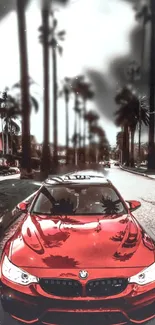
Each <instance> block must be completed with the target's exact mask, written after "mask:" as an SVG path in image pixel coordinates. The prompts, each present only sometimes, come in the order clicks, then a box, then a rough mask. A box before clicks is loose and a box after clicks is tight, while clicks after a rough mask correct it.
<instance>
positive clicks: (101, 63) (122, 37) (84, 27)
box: [0, 0, 136, 145]
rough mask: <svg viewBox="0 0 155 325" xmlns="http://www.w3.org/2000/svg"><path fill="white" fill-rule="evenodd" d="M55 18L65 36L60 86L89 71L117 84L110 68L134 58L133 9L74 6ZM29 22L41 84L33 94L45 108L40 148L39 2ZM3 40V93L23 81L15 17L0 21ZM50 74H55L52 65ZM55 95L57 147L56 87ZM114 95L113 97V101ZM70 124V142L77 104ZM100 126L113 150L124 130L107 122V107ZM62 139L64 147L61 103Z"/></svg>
mask: <svg viewBox="0 0 155 325" xmlns="http://www.w3.org/2000/svg"><path fill="white" fill-rule="evenodd" d="M81 3H82V5H81ZM88 8H89V10H88ZM56 16H57V18H58V21H59V29H60V30H61V29H65V30H66V40H65V42H63V49H64V50H63V56H62V57H59V58H58V82H59V83H60V84H61V81H62V80H63V78H64V77H65V76H68V77H74V76H77V75H80V74H83V73H85V72H86V71H88V70H89V69H94V70H96V71H99V72H102V73H103V75H104V78H107V80H108V83H109V84H113V83H116V84H117V80H115V78H113V76H112V75H109V71H110V64H111V63H112V61H113V60H114V59H115V58H117V57H121V56H122V57H123V56H124V55H128V53H130V50H131V44H130V33H131V31H132V30H133V28H134V27H135V24H136V22H135V13H134V11H133V9H132V6H131V4H130V3H128V2H124V1H121V0H110V1H109V0H74V1H72V4H71V5H69V6H67V7H66V8H59V9H58V11H56ZM26 18H27V40H28V58H29V75H30V76H31V77H32V78H33V79H34V80H35V81H36V82H37V84H38V85H35V86H33V87H32V88H31V93H32V94H33V95H35V96H36V98H37V100H38V101H39V106H40V107H39V113H38V114H35V113H34V112H33V113H32V116H31V133H32V134H33V135H35V137H36V139H37V141H38V142H39V143H40V142H42V139H43V63H42V62H43V58H42V46H41V44H39V41H38V35H39V33H38V27H39V26H40V25H41V15H40V9H39V7H38V2H37V0H36V1H35V0H34V1H33V2H32V3H31V5H30V6H29V7H28V10H27V15H26ZM0 39H1V51H0V71H1V78H0V91H3V89H4V88H5V86H8V87H11V86H12V85H13V84H14V83H16V82H17V81H19V79H20V74H19V48H18V33H17V20H16V12H11V13H9V14H8V15H7V16H5V18H4V19H3V20H2V21H1V26H0ZM50 71H51V74H52V64H51V67H50ZM50 89H51V98H50V99H51V101H50V102H51V103H50V107H51V116H50V122H51V123H50V141H51V142H52V140H53V129H52V83H51V84H50ZM114 95H115V94H113V93H112V94H111V97H114ZM107 105H108V104H107ZM109 106H110V104H109ZM88 109H95V110H96V111H98V106H97V102H94V103H89V105H88ZM106 109H107V107H106ZM108 109H109V110H110V109H111V108H110V107H109V108H108ZM69 118H70V123H69V133H70V137H71V136H72V133H73V125H74V113H73V100H72V99H71V101H70V111H69ZM99 124H100V125H101V126H102V127H103V128H104V130H105V132H106V134H107V137H108V140H109V142H110V144H112V145H114V144H115V143H116V133H117V132H118V131H119V129H118V128H116V127H115V125H114V123H113V122H111V121H110V120H109V119H107V118H105V117H104V107H103V114H102V117H101V119H100V121H99ZM58 139H59V143H60V144H62V145H63V144H65V106H64V100H63V98H61V99H59V101H58Z"/></svg>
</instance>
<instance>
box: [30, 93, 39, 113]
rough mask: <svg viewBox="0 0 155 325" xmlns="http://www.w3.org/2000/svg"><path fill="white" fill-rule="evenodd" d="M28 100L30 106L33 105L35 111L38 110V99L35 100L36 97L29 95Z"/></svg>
mask: <svg viewBox="0 0 155 325" xmlns="http://www.w3.org/2000/svg"><path fill="white" fill-rule="evenodd" d="M30 102H31V104H32V106H33V107H34V109H35V112H36V113H37V112H38V110H39V104H38V101H37V100H36V98H34V97H33V96H30Z"/></svg>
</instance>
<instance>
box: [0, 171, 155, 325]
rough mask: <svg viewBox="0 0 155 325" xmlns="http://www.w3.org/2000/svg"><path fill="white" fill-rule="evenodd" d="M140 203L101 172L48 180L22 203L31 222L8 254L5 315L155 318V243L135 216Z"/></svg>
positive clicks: (111, 320) (103, 320)
mask: <svg viewBox="0 0 155 325" xmlns="http://www.w3.org/2000/svg"><path fill="white" fill-rule="evenodd" d="M140 206H141V204H140V202H138V201H131V200H130V201H126V202H125V201H124V199H123V198H122V197H121V195H120V193H119V192H118V190H117V189H116V188H115V187H114V186H113V184H112V183H111V182H110V181H108V180H107V179H106V178H105V177H104V176H103V174H101V173H97V172H94V171H83V172H82V171H81V172H77V173H71V174H68V175H64V176H58V177H56V176H55V177H54V176H52V177H49V178H48V179H47V180H46V181H45V183H44V184H43V185H42V186H41V188H40V189H39V191H38V192H37V193H36V195H35V197H34V199H33V200H32V202H31V203H29V202H28V201H27V202H24V201H23V202H21V203H20V204H19V205H18V210H20V211H22V212H23V213H24V214H25V218H24V222H23V224H22V226H20V227H19V228H18V229H17V231H16V232H15V234H13V236H12V238H10V239H9V240H8V241H7V243H6V245H5V247H4V249H3V252H2V258H1V266H0V270H1V271H0V274H1V303H2V306H3V309H4V311H5V312H8V313H9V314H10V315H12V317H13V318H15V319H17V320H18V321H20V322H21V323H24V324H25V323H29V324H30V323H31V324H38V322H39V323H42V324H75V321H76V323H77V324H79V323H80V324H84V325H86V324H91V325H92V324H95V325H101V324H107V323H108V324H127V323H129V321H131V322H132V323H133V324H137V323H138V324H140V323H144V322H145V321H148V320H150V319H152V318H154V315H155V257H154V252H155V243H154V242H153V240H152V239H151V238H150V237H149V235H148V234H147V233H146V232H145V231H144V230H143V229H142V228H141V226H140V225H139V223H138V221H137V220H136V219H135V217H134V216H133V214H132V212H133V211H134V210H136V209H137V208H139V207H140ZM71 319H72V321H71ZM73 319H74V321H73ZM88 320H89V321H88ZM96 320H97V321H96Z"/></svg>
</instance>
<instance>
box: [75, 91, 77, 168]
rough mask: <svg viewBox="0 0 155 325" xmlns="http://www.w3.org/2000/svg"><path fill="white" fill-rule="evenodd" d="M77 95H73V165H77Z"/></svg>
mask: <svg viewBox="0 0 155 325" xmlns="http://www.w3.org/2000/svg"><path fill="white" fill-rule="evenodd" d="M76 105H77V94H75V115H74V136H75V144H74V163H75V166H76V165H77V112H76Z"/></svg>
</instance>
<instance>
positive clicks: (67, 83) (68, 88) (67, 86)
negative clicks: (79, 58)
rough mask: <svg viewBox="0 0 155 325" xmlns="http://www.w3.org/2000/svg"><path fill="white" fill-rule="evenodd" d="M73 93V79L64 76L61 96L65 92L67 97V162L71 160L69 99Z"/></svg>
mask: <svg viewBox="0 0 155 325" xmlns="http://www.w3.org/2000/svg"><path fill="white" fill-rule="evenodd" d="M70 93H71V79H70V78H68V77H65V78H64V82H63V87H62V90H61V91H60V96H61V95H62V94H64V97H65V107H66V164H68V160H69V153H68V150H69V99H70Z"/></svg>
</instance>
